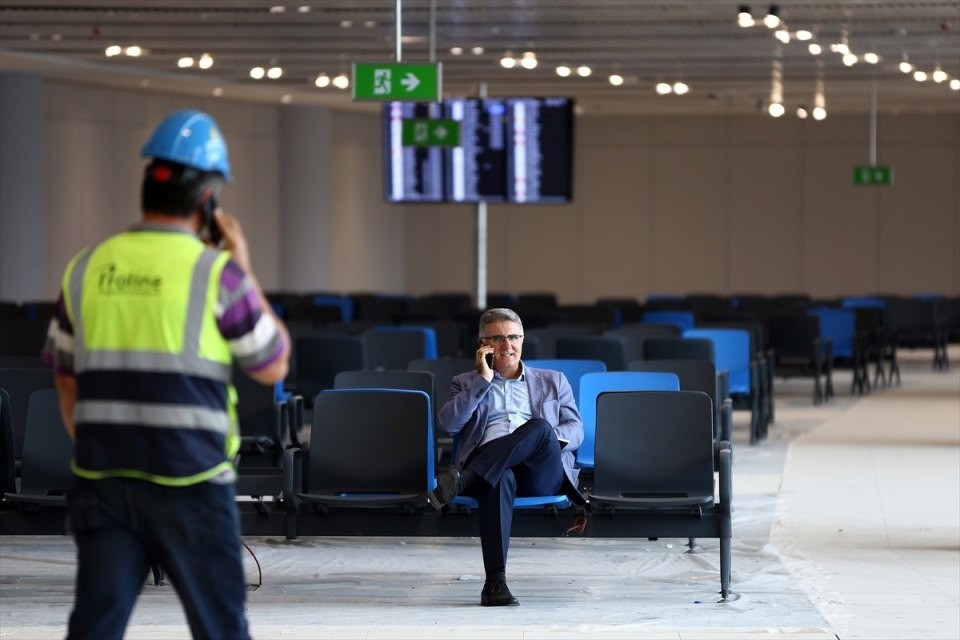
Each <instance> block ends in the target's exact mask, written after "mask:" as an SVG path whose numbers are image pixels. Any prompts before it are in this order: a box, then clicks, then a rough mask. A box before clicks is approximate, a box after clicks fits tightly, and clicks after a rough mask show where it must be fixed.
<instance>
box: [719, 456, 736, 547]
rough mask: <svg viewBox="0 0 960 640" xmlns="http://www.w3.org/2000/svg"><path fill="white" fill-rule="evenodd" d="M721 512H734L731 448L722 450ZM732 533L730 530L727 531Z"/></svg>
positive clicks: (720, 478) (720, 476)
mask: <svg viewBox="0 0 960 640" xmlns="http://www.w3.org/2000/svg"><path fill="white" fill-rule="evenodd" d="M719 472H720V473H719V480H720V505H719V506H720V512H721V513H723V514H725V515H730V514H731V513H732V512H733V505H732V503H733V452H732V451H730V449H721V450H720V469H719ZM726 535H730V532H729V531H728V532H726Z"/></svg>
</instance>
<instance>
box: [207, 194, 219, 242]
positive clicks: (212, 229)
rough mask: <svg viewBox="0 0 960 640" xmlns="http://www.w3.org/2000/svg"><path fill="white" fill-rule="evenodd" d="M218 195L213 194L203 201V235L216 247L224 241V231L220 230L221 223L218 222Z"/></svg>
mask: <svg viewBox="0 0 960 640" xmlns="http://www.w3.org/2000/svg"><path fill="white" fill-rule="evenodd" d="M218 206H219V205H218V203H217V197H216V196H214V195H211V196H210V197H209V198H207V201H206V202H204V203H203V232H202V233H203V236H204V240H206V241H207V242H209V243H210V244H212V245H213V246H215V247H219V246H220V243H221V242H223V233H222V232H221V231H220V225H219V224H217V215H216V212H217V207H218Z"/></svg>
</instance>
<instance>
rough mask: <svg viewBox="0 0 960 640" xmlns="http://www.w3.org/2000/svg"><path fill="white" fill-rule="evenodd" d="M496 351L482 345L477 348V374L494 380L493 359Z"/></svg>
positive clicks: (488, 379)
mask: <svg viewBox="0 0 960 640" xmlns="http://www.w3.org/2000/svg"><path fill="white" fill-rule="evenodd" d="M494 352H495V349H494V348H493V347H491V346H488V345H485V344H483V343H480V346H478V347H477V373H479V374H480V375H481V376H483V377H484V378H486V379H487V381H488V382H489V381H491V380H493V357H494Z"/></svg>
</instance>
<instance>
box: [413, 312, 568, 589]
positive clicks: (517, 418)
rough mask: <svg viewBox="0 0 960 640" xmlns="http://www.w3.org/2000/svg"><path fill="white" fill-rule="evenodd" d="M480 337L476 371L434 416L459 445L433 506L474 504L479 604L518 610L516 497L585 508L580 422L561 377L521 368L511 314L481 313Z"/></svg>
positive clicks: (518, 331) (518, 326) (455, 383)
mask: <svg viewBox="0 0 960 640" xmlns="http://www.w3.org/2000/svg"><path fill="white" fill-rule="evenodd" d="M479 336H480V346H479V347H478V348H477V352H476V370H475V371H469V372H467V373H462V374H460V375H457V376H455V377H454V378H453V380H452V381H451V384H450V396H449V399H448V400H447V401H446V403H445V404H444V405H443V407H442V408H441V409H440V412H439V414H438V415H437V427H438V429H439V430H440V431H441V432H443V433H446V434H449V435H455V436H458V442H457V451H456V457H455V459H454V461H453V466H452V467H451V468H449V469H447V470H445V471H443V472H442V473H441V474H440V475H439V476H438V477H437V488H436V489H435V490H434V491H433V492H432V493H431V494H430V503H431V504H432V505H433V506H434V507H435V508H437V509H441V508H442V507H443V506H444V505H446V504H447V503H448V502H450V500H452V499H453V498H454V497H455V496H457V495H460V494H464V495H468V496H473V497H474V498H476V499H477V501H478V503H479V519H480V546H481V549H482V551H483V565H484V569H485V571H486V582H485V583H484V585H483V591H482V592H481V594H480V604H481V605H483V606H503V605H515V604H519V603H518V601H517V599H516V598H514V597H513V594H511V593H510V589H509V588H508V587H507V583H506V564H507V549H508V548H509V545H510V527H511V524H512V522H513V499H514V496H539V495H555V494H559V493H564V494H566V495H568V496H569V497H570V499H571V500H572V501H573V502H575V503H576V504H581V505H582V504H584V499H583V496H582V495H580V492H579V491H578V490H577V488H576V487H577V475H578V473H579V470H578V469H575V468H574V466H573V463H574V456H573V452H574V451H575V450H576V449H577V447H579V446H580V443H581V442H583V422H582V420H581V418H580V412H579V411H578V410H577V405H576V401H575V400H574V396H573V390H572V389H571V388H570V383H569V382H568V381H567V378H566V376H564V375H563V374H562V373H561V372H559V371H552V370H549V369H534V368H532V367H526V366H524V365H523V363H522V362H521V360H520V354H521V351H522V349H523V324H522V323H521V321H520V317H519V316H518V315H517V314H516V313H515V312H513V311H511V310H510V309H490V310H488V311H486V312H484V314H483V315H482V316H481V317H480V333H479Z"/></svg>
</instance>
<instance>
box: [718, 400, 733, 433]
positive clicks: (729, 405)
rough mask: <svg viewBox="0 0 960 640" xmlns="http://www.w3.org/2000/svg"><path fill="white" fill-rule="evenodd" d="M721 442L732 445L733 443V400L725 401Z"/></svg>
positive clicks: (721, 417)
mask: <svg viewBox="0 0 960 640" xmlns="http://www.w3.org/2000/svg"><path fill="white" fill-rule="evenodd" d="M719 434H720V438H719V439H720V441H726V442H727V443H730V442H732V441H733V400H731V399H730V398H724V399H723V407H722V409H721V411H720V431H719Z"/></svg>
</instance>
